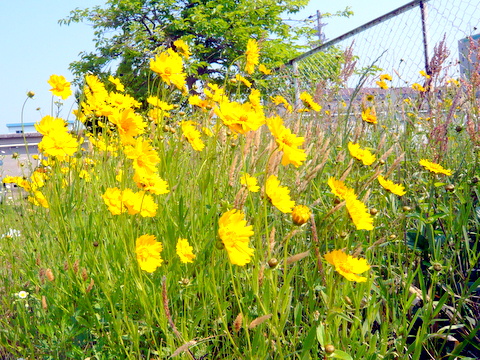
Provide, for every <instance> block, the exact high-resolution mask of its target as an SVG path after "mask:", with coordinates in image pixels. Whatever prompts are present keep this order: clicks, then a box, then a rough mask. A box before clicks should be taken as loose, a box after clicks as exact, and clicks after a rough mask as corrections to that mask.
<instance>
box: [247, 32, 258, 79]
mask: <svg viewBox="0 0 480 360" xmlns="http://www.w3.org/2000/svg"><path fill="white" fill-rule="evenodd" d="M245 55H246V57H247V63H246V65H245V71H246V72H247V73H248V74H252V73H253V71H254V70H255V65H258V62H259V58H260V55H259V51H258V44H257V41H256V40H255V39H249V40H248V43H247V51H245Z"/></svg>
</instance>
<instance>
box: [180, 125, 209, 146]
mask: <svg viewBox="0 0 480 360" xmlns="http://www.w3.org/2000/svg"><path fill="white" fill-rule="evenodd" d="M195 125H196V123H195V122H193V121H182V122H181V123H180V126H181V127H182V132H183V135H184V136H185V137H186V138H187V140H188V142H189V143H190V145H192V148H193V150H195V151H202V150H203V148H204V147H205V144H204V143H203V141H202V139H201V138H200V136H201V133H200V131H198V130H197V129H196V128H195Z"/></svg>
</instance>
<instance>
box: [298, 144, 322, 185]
mask: <svg viewBox="0 0 480 360" xmlns="http://www.w3.org/2000/svg"><path fill="white" fill-rule="evenodd" d="M329 155H330V149H327V150H326V151H325V152H324V156H323V159H322V161H321V163H320V164H318V165H317V166H315V167H314V168H313V170H312V171H310V173H308V174H307V176H306V177H305V179H304V180H303V182H302V183H301V184H300V186H299V187H298V191H299V192H302V191H304V190H305V189H306V188H307V186H308V184H310V182H311V180H312V179H313V178H314V177H315V176H316V175H317V174H318V173H319V172H320V171H321V170H322V169H323V167H324V166H325V164H326V163H327V161H328V156H329Z"/></svg>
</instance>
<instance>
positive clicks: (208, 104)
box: [188, 95, 212, 109]
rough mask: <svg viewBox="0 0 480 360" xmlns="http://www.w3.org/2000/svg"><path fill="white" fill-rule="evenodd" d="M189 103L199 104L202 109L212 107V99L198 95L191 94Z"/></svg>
mask: <svg viewBox="0 0 480 360" xmlns="http://www.w3.org/2000/svg"><path fill="white" fill-rule="evenodd" d="M188 103H189V104H190V105H193V106H198V107H199V108H202V109H210V108H211V107H212V104H211V101H209V100H206V99H202V98H201V97H200V96H198V95H191V96H189V97H188Z"/></svg>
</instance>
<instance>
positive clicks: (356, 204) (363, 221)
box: [345, 194, 373, 230]
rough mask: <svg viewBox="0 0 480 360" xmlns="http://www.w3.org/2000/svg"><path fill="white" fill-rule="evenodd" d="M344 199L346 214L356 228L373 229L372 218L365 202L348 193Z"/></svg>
mask: <svg viewBox="0 0 480 360" xmlns="http://www.w3.org/2000/svg"><path fill="white" fill-rule="evenodd" d="M345 201H346V207H347V211H348V214H349V215H350V218H351V219H352V222H353V224H354V225H355V227H356V228H357V230H373V218H372V217H371V216H370V213H369V212H368V209H367V207H366V206H365V204H364V203H363V202H361V201H360V200H358V199H357V196H356V195H355V194H349V195H348V196H347V197H346V198H345Z"/></svg>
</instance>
